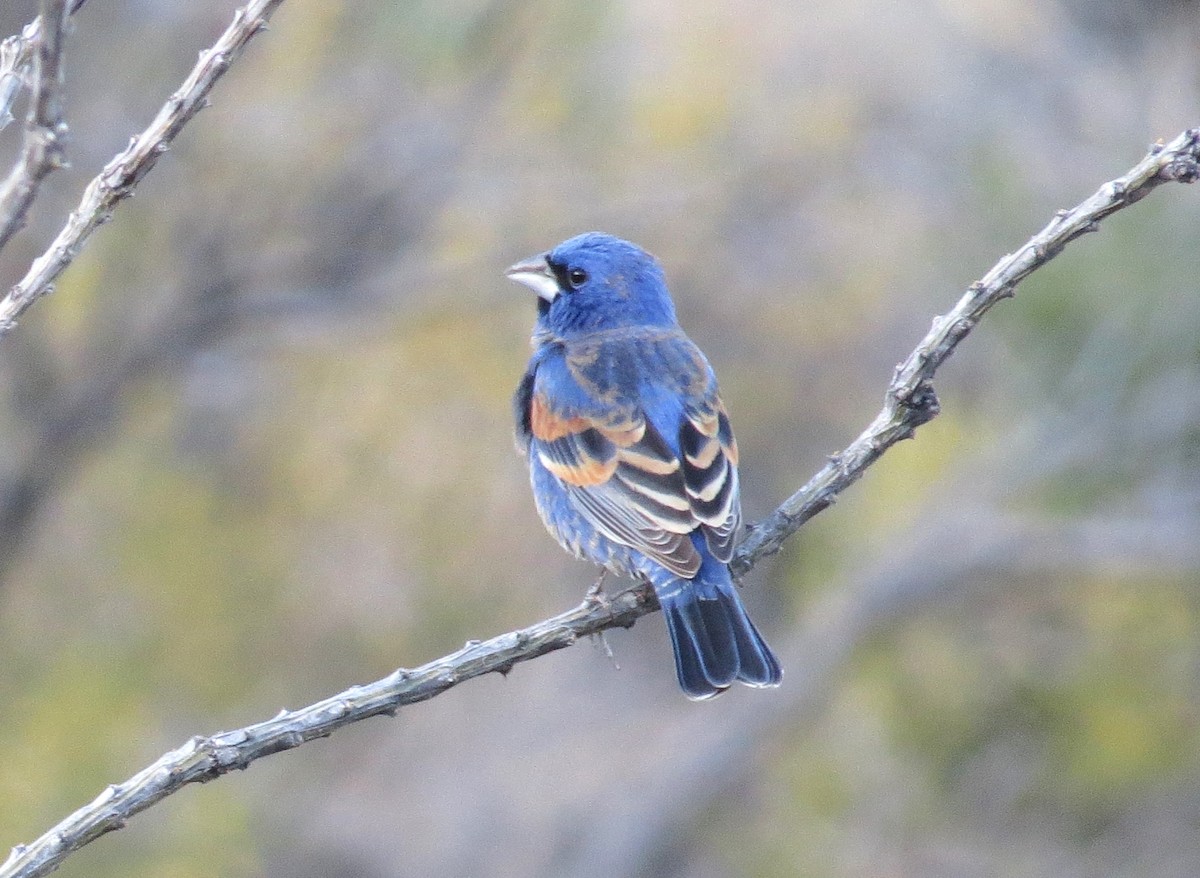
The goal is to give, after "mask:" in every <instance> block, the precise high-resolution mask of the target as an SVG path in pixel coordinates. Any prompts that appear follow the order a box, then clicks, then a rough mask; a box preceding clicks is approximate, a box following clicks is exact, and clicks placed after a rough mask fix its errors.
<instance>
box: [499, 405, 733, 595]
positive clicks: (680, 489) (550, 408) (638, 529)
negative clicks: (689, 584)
mask: <svg viewBox="0 0 1200 878" xmlns="http://www.w3.org/2000/svg"><path fill="white" fill-rule="evenodd" d="M551 389H552V386H551V387H545V386H542V387H536V386H535V387H534V388H531V390H532V392H530V393H528V396H527V399H528V408H527V414H526V415H525V417H524V418H523V419H522V420H523V423H524V425H526V427H527V431H528V435H529V437H530V439H531V443H530V447H529V452H530V454H531V455H532V454H536V455H537V457H538V461H539V462H540V464H541V465H542V466H543V467H544V468H545V469H546V470H547V471H548V472H549V473H550V474H551V475H553V476H554V477H555V478H556V479H558V481H559V482H560V483H561V484H562V485H563V488H564V490H565V492H566V493H567V495H568V496H569V497H570V498H571V500H572V502H573V503H574V505H575V507H576V508H577V509H578V510H579V511H580V513H581V514H583V515H584V516H585V517H586V518H587V519H588V521H590V522H591V524H592V525H593V526H594V527H596V528H597V530H599V531H600V532H601V533H602V534H604V535H605V536H606V537H608V538H609V539H611V540H614V541H615V542H617V543H620V544H622V545H625V546H629V547H630V548H633V549H635V550H637V551H639V552H641V553H642V554H644V555H646V556H647V557H649V558H651V559H652V560H654V561H656V562H658V563H659V564H661V565H663V567H665V568H667V569H668V570H670V571H671V572H672V573H674V574H675V575H677V576H682V577H685V578H688V579H690V578H692V577H694V576H695V575H696V574H697V572H698V571H699V569H700V555H699V553H698V552H697V550H696V547H695V545H693V543H692V541H691V538H690V534H691V533H692V531H694V530H696V529H697V528H702V531H703V533H704V535H705V538H706V540H707V542H708V546H709V549H710V551H711V552H712V554H713V555H714V557H716V558H717V559H718V560H721V561H727V560H728V559H729V557H730V555H731V554H732V548H733V539H734V535H735V532H736V530H737V527H738V524H739V522H740V519H741V511H740V509H741V507H740V503H739V500H738V480H737V445H736V443H735V442H734V440H733V434H732V432H731V430H730V427H729V418H728V416H727V415H726V414H725V410H724V407H723V406H722V405H721V401H720V399H719V398H718V397H717V395H716V388H715V382H712V383H711V390H706V391H705V392H703V393H701V394H699V396H698V398H696V399H689V398H687V397H686V396H684V397H683V398H682V399H681V402H682V403H683V405H682V406H681V407H680V408H677V409H676V410H675V413H674V414H673V416H667V417H659V418H658V419H657V421H658V423H656V419H654V418H651V417H647V413H646V412H645V411H644V410H643V409H642V408H641V407H640V406H639V405H637V404H635V403H632V402H628V401H625V402H622V401H620V400H619V399H617V400H615V401H614V400H612V399H609V400H607V401H605V402H604V403H603V404H601V403H600V402H599V401H597V400H592V404H588V405H586V406H585V405H579V404H578V398H577V397H576V399H575V402H576V404H573V405H572V404H569V403H568V404H564V403H562V402H559V396H558V395H557V394H554V393H551V392H548V391H549V390H551ZM568 396H569V397H575V394H573V393H571V394H568ZM668 431H675V432H676V436H675V437H672V438H676V439H677V441H674V442H668V441H667V440H666V439H665V438H664V434H666V435H669V433H668ZM676 448H677V449H679V450H678V451H676V450H675V449H676Z"/></svg>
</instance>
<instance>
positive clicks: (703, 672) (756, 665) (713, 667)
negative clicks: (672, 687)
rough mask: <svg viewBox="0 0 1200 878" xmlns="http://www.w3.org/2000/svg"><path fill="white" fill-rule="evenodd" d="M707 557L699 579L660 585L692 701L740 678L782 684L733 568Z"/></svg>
mask: <svg viewBox="0 0 1200 878" xmlns="http://www.w3.org/2000/svg"><path fill="white" fill-rule="evenodd" d="M704 554H705V556H706V557H705V558H704V563H703V565H702V566H701V568H700V572H699V574H697V576H696V578H695V579H692V580H687V579H671V580H669V581H665V582H663V583H662V584H661V585H660V584H659V583H655V589H654V590H655V593H656V594H657V595H658V602H659V604H661V605H662V611H663V616H664V617H665V618H666V620H667V631H668V632H669V633H670V635H671V646H672V647H673V648H674V650H675V672H676V674H677V675H678V676H679V685H680V687H681V688H682V689H683V691H684V693H685V694H686V695H687V696H688V698H694V699H704V698H712V697H713V696H715V695H720V694H721V693H722V692H724V691H725V690H726V689H728V688H729V686H730V685H731V684H732V683H733V682H734V681H735V680H736V681H739V682H741V683H745V684H746V685H747V686H754V687H758V688H761V687H765V686H778V685H779V684H780V682H781V681H782V680H783V669H782V668H781V667H780V666H779V660H778V659H777V658H776V657H775V653H773V652H772V651H771V647H769V646H767V642H766V641H765V640H763V638H762V635H761V634H759V633H758V629H757V628H755V627H754V623H753V622H751V621H750V617H749V616H748V615H747V614H746V608H745V607H743V606H742V601H741V598H739V597H738V594H737V591H736V589H735V588H734V585H733V580H732V579H731V578H730V576H729V569H728V568H727V567H726V566H725V565H724V564H722V563H721V562H719V561H716V560H715V559H713V558H711V557H708V556H707V553H704Z"/></svg>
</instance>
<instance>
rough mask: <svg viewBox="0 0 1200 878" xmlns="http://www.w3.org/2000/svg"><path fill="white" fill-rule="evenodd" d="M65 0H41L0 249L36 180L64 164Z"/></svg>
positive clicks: (4, 198)
mask: <svg viewBox="0 0 1200 878" xmlns="http://www.w3.org/2000/svg"><path fill="white" fill-rule="evenodd" d="M67 6H68V0H42V2H41V13H42V14H41V15H40V16H38V21H39V22H40V26H39V27H38V32H37V37H36V39H34V40H33V41H32V42H33V45H34V46H35V48H36V57H37V64H36V65H35V67H36V69H37V78H36V79H35V80H34V83H33V97H32V99H31V100H30V102H29V117H28V120H27V121H26V123H25V140H24V144H23V145H22V147H21V156H20V158H19V159H18V160H17V163H16V164H15V165H13V168H12V170H11V171H10V172H9V174H8V177H7V178H6V179H5V181H4V184H3V185H0V250H3V249H4V247H5V245H6V244H7V243H8V242H9V240H11V239H12V236H13V235H14V234H15V233H16V232H17V230H18V229H20V228H21V227H22V226H23V225H24V224H25V216H26V215H27V214H28V213H29V206H30V205H31V204H33V199H34V198H35V197H36V196H37V193H38V189H39V188H40V187H41V185H42V180H44V179H46V177H48V176H49V175H50V173H51V172H52V171H55V170H57V169H59V168H61V167H63V166H64V164H66V153H65V152H64V150H63V140H64V138H65V137H66V134H67V125H66V122H65V121H63V107H62V86H63V64H62V57H63V53H62V47H63V36H64V32H65V29H66V26H67V14H68V13H67Z"/></svg>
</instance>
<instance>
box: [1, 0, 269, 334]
mask: <svg viewBox="0 0 1200 878" xmlns="http://www.w3.org/2000/svg"><path fill="white" fill-rule="evenodd" d="M282 2H283V0H251V2H249V3H247V4H246V6H244V7H242V8H241V9H239V10H238V11H237V12H236V13H234V16H233V21H232V22H231V23H230V24H229V27H227V28H226V29H225V32H224V33H223V34H221V36H220V38H219V39H218V40H217V41H216V42H215V43H213V45H212V47H211V48H209V49H207V50H206V51H204V52H201V53H200V60H199V61H197V62H196V66H195V67H194V68H192V72H191V73H189V74H188V77H187V79H185V80H184V81H183V85H181V86H180V87H179V90H178V91H176V92H175V93H174V94H173V95H171V97H170V99H169V100H168V101H167V102H166V103H165V104H163V106H162V109H160V110H159V111H158V115H157V116H155V117H154V121H152V122H151V123H150V125H149V126H148V127H147V128H146V130H144V131H143V132H142V133H141V134H138V135H136V136H135V137H133V139H132V140H130V142H129V146H128V147H126V148H125V149H124V150H123V151H122V152H120V153H118V154H117V155H116V156H115V157H114V158H113V159H112V161H110V162H109V163H108V164H107V165H105V166H104V170H102V171H101V172H100V174H99V175H98V176H97V177H96V178H95V179H93V180H92V182H91V183H89V184H88V186H87V188H86V189H85V190H84V192H83V198H82V199H81V200H80V203H79V206H78V207H76V208H75V210H74V211H72V212H71V216H70V218H69V219H68V220H67V224H66V225H65V226H64V227H63V229H62V231H60V232H59V233H58V236H57V237H56V238H55V239H54V241H53V243H52V244H51V245H50V247H49V249H47V250H46V252H45V253H43V254H42V255H41V256H39V257H38V258H37V259H35V260H34V262H33V265H31V266H30V268H29V271H28V272H27V273H26V275H25V277H23V278H22V279H21V280H20V281H19V282H18V283H17V284H16V285H15V286H14V287H13V288H12V289H11V290H9V292H8V294H7V295H6V296H5V297H4V298H3V299H0V337H2V336H3V335H4V334H5V333H7V332H8V331H9V330H11V329H12V328H13V327H14V326H15V325H16V320H17V318H18V317H20V316H21V315H22V314H24V313H25V311H26V310H27V309H28V308H29V307H30V306H31V305H32V304H33V303H34V302H36V301H37V300H38V299H39V298H40V297H41V296H43V295H45V294H46V293H48V292H50V290H51V289H52V284H53V283H54V281H55V279H57V277H58V276H59V275H60V274H61V273H62V272H63V270H64V269H65V268H66V267H67V266H68V265H70V264H71V262H72V261H73V260H74V259H75V257H76V256H77V255H78V254H79V251H80V250H81V249H82V248H83V245H84V244H85V243H86V242H87V240H88V238H89V237H91V235H92V233H93V232H95V231H96V229H98V228H99V227H100V226H102V225H103V224H104V223H106V222H107V221H108V220H109V219H110V218H111V217H112V212H113V210H114V209H115V208H116V206H117V205H118V204H119V203H120V202H121V201H123V200H124V199H126V198H128V197H129V196H130V195H132V194H133V191H134V189H135V188H136V187H137V185H138V183H140V182H141V181H142V178H143V177H145V176H146V175H147V174H148V173H150V171H151V169H153V168H154V165H155V164H156V163H157V162H158V158H159V156H161V155H162V154H163V153H164V152H166V151H167V150H168V149H169V148H170V146H171V143H172V142H173V141H174V139H175V137H176V135H178V134H179V132H180V131H181V130H182V129H183V127H184V126H185V125H186V124H187V123H188V122H190V121H191V119H192V117H194V116H195V115H196V113H198V112H199V111H200V110H201V109H203V107H204V106H205V105H206V104H207V101H208V94H209V92H211V91H212V88H213V86H214V85H216V83H217V81H218V80H219V79H220V78H221V77H222V76H224V75H225V72H226V71H227V70H228V69H229V67H230V65H231V64H232V63H233V62H234V61H235V60H236V59H237V57H238V55H240V54H241V52H242V50H243V49H244V48H245V46H246V44H247V43H248V42H250V40H251V39H252V38H253V37H254V35H255V34H257V33H258V32H259V31H261V30H263V29H265V28H266V25H267V20H268V19H269V18H270V17H271V14H272V13H273V12H274V11H275V9H276V8H277V7H278V6H279V4H280V3H282Z"/></svg>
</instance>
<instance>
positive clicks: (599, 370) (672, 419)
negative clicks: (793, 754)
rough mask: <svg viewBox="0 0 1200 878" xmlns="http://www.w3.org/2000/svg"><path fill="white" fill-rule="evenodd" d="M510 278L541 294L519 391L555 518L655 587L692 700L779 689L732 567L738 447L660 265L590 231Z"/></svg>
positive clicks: (567, 536)
mask: <svg viewBox="0 0 1200 878" xmlns="http://www.w3.org/2000/svg"><path fill="white" fill-rule="evenodd" d="M507 273H508V276H509V277H510V278H512V279H513V280H515V281H517V282H519V283H523V284H525V285H526V286H528V287H529V288H530V289H532V290H533V291H534V292H535V293H537V294H538V319H537V324H536V326H535V328H534V333H533V347H534V352H533V356H532V357H531V359H530V361H529V367H528V369H527V370H526V372H525V375H524V377H523V378H522V379H521V383H520V385H519V386H518V388H517V393H516V396H515V397H514V400H513V402H514V409H515V415H516V420H517V441H518V445H519V446H520V448H521V450H522V451H523V452H525V454H526V456H527V457H528V460H529V467H530V478H531V482H532V485H533V493H534V498H535V500H536V502H537V508H538V512H539V514H540V515H541V517H542V521H543V522H545V524H546V527H547V528H548V529H549V531H550V532H551V533H552V534H553V535H554V536H555V538H556V539H557V540H558V541H559V542H560V543H561V544H562V545H563V547H564V548H566V549H567V550H568V551H570V552H571V553H573V554H575V555H576V556H578V557H580V558H586V559H588V560H590V561H593V562H595V563H597V564H600V565H602V566H604V567H606V568H608V569H609V570H612V571H614V572H616V573H619V574H622V575H626V576H633V577H638V578H643V579H646V580H648V581H649V582H650V583H652V584H653V586H654V591H655V594H656V595H657V596H658V600H659V603H660V604H661V605H662V609H663V615H664V617H665V618H666V622H667V631H668V632H669V633H670V635H671V644H672V646H673V647H674V650H675V667H676V672H677V674H678V677H679V683H680V686H682V687H683V690H684V692H685V693H686V694H687V695H688V696H689V697H691V698H710V697H712V696H714V695H717V694H719V693H720V692H721V691H723V690H724V689H726V688H728V687H729V686H730V685H731V684H732V683H733V682H734V681H735V680H736V681H740V682H742V683H746V684H747V685H750V686H777V685H779V682H780V680H781V679H782V676H783V672H782V670H781V669H780V666H779V662H778V660H777V659H776V658H775V656H774V654H773V653H772V652H771V649H770V647H768V646H767V644H766V642H765V641H764V640H763V639H762V636H761V635H760V634H759V633H758V630H757V629H756V628H755V627H754V623H752V622H751V621H750V618H749V617H748V616H747V615H746V611H745V608H744V607H743V606H742V603H741V600H740V599H739V598H738V595H737V591H736V589H735V587H734V585H733V581H732V579H731V578H730V575H729V567H728V562H729V559H730V557H731V554H732V551H733V541H734V538H735V537H736V533H737V529H738V526H739V524H740V523H741V504H740V500H739V490H738V475H737V459H738V458H737V443H736V442H735V440H734V438H733V431H732V429H731V428H730V425H729V418H728V415H727V414H726V412H725V407H724V405H723V404H722V403H721V399H720V396H719V395H718V392H717V381H716V376H715V375H714V374H713V371H712V367H711V366H710V365H709V363H708V360H707V359H705V357H704V354H702V353H701V352H700V349H699V348H697V347H696V346H695V344H693V343H692V341H691V339H689V338H688V337H687V336H686V335H684V333H683V330H681V329H680V328H679V325H678V323H677V322H676V320H675V308H674V305H673V304H672V302H671V297H670V294H669V293H668V292H667V286H666V281H665V279H664V278H663V274H662V269H661V268H660V267H659V265H658V262H657V261H656V260H655V259H654V258H653V257H652V256H650V255H649V254H648V253H646V252H645V251H643V250H641V249H640V248H639V247H637V246H635V245H633V244H631V243H629V242H628V241H622V240H621V239H619V238H614V237H612V236H610V235H603V234H600V233H597V232H590V233H588V234H584V235H579V236H577V237H575V238H571V239H570V240H567V241H564V242H563V243H562V244H559V245H558V246H557V247H555V248H554V249H553V250H551V251H549V252H548V253H545V254H542V255H540V256H537V257H534V258H532V259H529V260H527V261H525V262H521V263H518V264H517V265H514V266H513V267H512V268H510V269H509V270H508V272H507Z"/></svg>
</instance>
